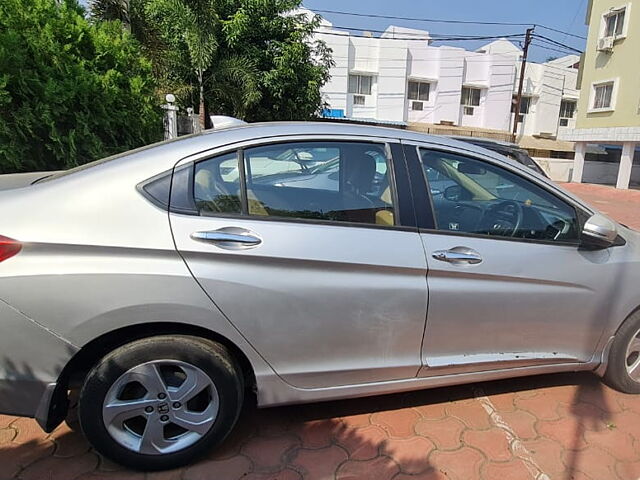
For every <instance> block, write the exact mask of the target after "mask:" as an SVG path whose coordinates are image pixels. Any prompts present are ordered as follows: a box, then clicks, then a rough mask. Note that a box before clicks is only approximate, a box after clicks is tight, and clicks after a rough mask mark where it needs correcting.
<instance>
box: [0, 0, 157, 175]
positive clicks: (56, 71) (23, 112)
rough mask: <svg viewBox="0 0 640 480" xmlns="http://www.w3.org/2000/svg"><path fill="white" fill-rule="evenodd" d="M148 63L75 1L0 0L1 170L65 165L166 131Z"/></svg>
mask: <svg viewBox="0 0 640 480" xmlns="http://www.w3.org/2000/svg"><path fill="white" fill-rule="evenodd" d="M158 104H159V101H158V99H157V98H156V97H155V83H154V79H153V75H152V67H151V63H150V62H149V61H148V60H146V59H145V57H144V56H143V55H142V54H141V49H140V45H139V44H138V42H137V41H136V40H135V39H134V38H133V37H132V36H131V35H130V34H129V33H127V32H126V31H125V30H123V29H122V25H121V24H120V23H119V22H100V23H99V24H95V25H93V24H90V23H89V22H88V21H87V20H86V19H85V18H84V16H83V10H82V9H81V7H79V6H78V4H77V3H76V2H75V0H66V2H64V3H61V4H58V3H57V2H56V0H2V2H0V173H8V172H20V171H31V170H54V169H64V168H69V167H72V166H75V165H79V164H82V163H86V162H88V161H91V160H94V159H97V158H100V157H104V156H107V155H110V154H114V153H118V152H121V151H124V150H128V149H131V148H135V147H138V146H141V145H144V144H147V143H150V142H152V141H155V140H159V139H160V138H161V135H162V120H161V112H160V110H159V107H158Z"/></svg>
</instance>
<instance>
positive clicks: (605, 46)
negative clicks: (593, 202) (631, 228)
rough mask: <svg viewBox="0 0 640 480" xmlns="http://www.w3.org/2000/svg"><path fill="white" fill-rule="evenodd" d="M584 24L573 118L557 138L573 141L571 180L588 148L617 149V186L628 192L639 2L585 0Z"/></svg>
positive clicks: (638, 79)
mask: <svg viewBox="0 0 640 480" xmlns="http://www.w3.org/2000/svg"><path fill="white" fill-rule="evenodd" d="M634 3H635V5H633V4H634ZM587 23H588V25H589V34H588V38H587V48H586V51H585V54H584V59H583V61H582V62H581V67H580V68H581V80H580V86H581V90H580V100H579V102H578V117H577V121H576V125H575V128H573V129H566V130H562V131H561V132H560V136H561V138H563V139H566V140H570V141H574V142H576V145H575V151H576V154H575V160H574V167H573V181H575V182H580V181H581V180H582V173H583V168H584V160H585V152H586V149H587V145H588V144H607V145H619V146H621V147H622V154H621V158H620V165H619V168H618V174H617V185H616V186H617V187H618V188H628V186H629V182H630V179H631V176H632V168H633V158H634V153H635V151H636V147H637V146H638V145H639V144H640V73H639V70H638V60H639V58H640V53H639V52H640V1H639V0H626V1H625V0H590V1H589V6H588V9H587ZM634 174H635V172H634Z"/></svg>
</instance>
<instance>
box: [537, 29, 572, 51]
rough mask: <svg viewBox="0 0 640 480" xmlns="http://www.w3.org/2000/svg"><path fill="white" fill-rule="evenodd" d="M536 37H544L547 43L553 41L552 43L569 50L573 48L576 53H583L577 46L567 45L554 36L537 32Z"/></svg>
mask: <svg viewBox="0 0 640 480" xmlns="http://www.w3.org/2000/svg"><path fill="white" fill-rule="evenodd" d="M536 38H537V39H539V40H540V39H542V40H544V41H545V42H546V43H551V44H552V45H555V46H558V47H563V48H566V49H567V50H573V51H574V52H576V53H580V54H581V53H583V52H582V50H578V49H577V48H574V47H572V46H570V45H565V44H564V43H562V42H558V41H557V40H554V39H553V38H549V37H545V36H544V35H540V34H536Z"/></svg>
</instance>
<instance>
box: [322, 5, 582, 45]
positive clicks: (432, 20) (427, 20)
mask: <svg viewBox="0 0 640 480" xmlns="http://www.w3.org/2000/svg"><path fill="white" fill-rule="evenodd" d="M312 11H314V12H320V13H331V14H335V15H349V16H352V17H367V18H384V19H387V20H405V21H412V22H425V23H448V24H462V25H503V26H513V27H530V26H533V27H540V28H543V29H545V30H549V31H552V32H556V33H562V34H563V35H568V36H570V37H575V38H579V39H581V40H586V39H587V38H586V37H583V36H581V35H575V34H573V33H567V32H564V31H562V30H558V29H557V28H553V27H548V26H546V25H542V24H539V23H516V22H481V21H473V20H445V19H442V18H414V17H399V16H395V15H377V14H372V13H355V12H342V11H338V10H317V9H316V10H312Z"/></svg>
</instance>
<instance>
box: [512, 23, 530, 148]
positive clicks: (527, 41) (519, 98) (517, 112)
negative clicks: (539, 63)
mask: <svg viewBox="0 0 640 480" xmlns="http://www.w3.org/2000/svg"><path fill="white" fill-rule="evenodd" d="M534 28H535V27H531V28H527V34H526V35H525V37H524V48H523V49H522V64H521V65H520V81H519V83H518V94H517V95H516V109H515V113H514V116H513V131H512V132H511V137H512V138H513V141H514V142H515V141H516V136H517V134H518V117H519V116H520V102H521V101H522V87H523V86H524V71H525V70H526V68H527V54H528V53H529V44H530V43H531V40H532V38H531V35H532V34H533V30H534Z"/></svg>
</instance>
